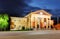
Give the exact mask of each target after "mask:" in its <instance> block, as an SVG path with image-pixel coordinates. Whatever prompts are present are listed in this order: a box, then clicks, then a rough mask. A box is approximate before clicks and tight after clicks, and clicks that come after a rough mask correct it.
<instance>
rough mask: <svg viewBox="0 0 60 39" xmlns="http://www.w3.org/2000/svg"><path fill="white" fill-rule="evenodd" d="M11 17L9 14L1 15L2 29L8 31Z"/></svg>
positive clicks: (0, 26) (0, 24) (0, 25)
mask: <svg viewBox="0 0 60 39" xmlns="http://www.w3.org/2000/svg"><path fill="white" fill-rule="evenodd" d="M8 20H9V17H8V15H7V14H0V29H6V28H7V27H8Z"/></svg>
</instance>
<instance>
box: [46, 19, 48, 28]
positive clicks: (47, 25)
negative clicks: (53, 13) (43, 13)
mask: <svg viewBox="0 0 60 39" xmlns="http://www.w3.org/2000/svg"><path fill="white" fill-rule="evenodd" d="M46 29H48V18H46Z"/></svg>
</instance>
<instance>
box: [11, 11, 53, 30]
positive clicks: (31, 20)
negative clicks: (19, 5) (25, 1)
mask: <svg viewBox="0 0 60 39" xmlns="http://www.w3.org/2000/svg"><path fill="white" fill-rule="evenodd" d="M51 16H52V15H51V14H49V13H48V12H46V11H44V10H38V11H35V12H31V13H30V14H28V15H26V16H25V17H19V18H18V17H11V26H14V24H15V25H16V27H15V30H18V28H17V26H20V27H21V28H22V26H24V27H25V29H26V28H32V29H51V26H53V20H51ZM14 20H16V21H18V20H21V21H18V22H16V21H14ZM13 21H14V23H13ZM21 28H20V29H21Z"/></svg>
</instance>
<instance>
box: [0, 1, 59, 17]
mask: <svg viewBox="0 0 60 39" xmlns="http://www.w3.org/2000/svg"><path fill="white" fill-rule="evenodd" d="M40 9H45V10H46V11H48V12H50V13H51V14H53V15H55V16H56V15H60V0H0V13H8V14H9V15H10V16H25V15H26V14H28V13H29V12H30V11H35V10H40Z"/></svg>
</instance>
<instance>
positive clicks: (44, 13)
mask: <svg viewBox="0 0 60 39" xmlns="http://www.w3.org/2000/svg"><path fill="white" fill-rule="evenodd" d="M32 14H42V15H49V16H51V14H50V13H48V12H46V11H44V10H38V11H35V12H32Z"/></svg>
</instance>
